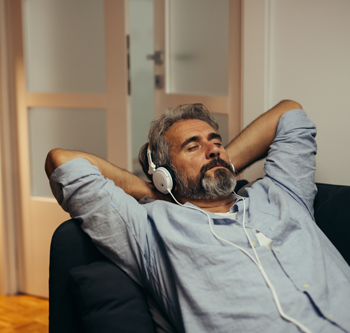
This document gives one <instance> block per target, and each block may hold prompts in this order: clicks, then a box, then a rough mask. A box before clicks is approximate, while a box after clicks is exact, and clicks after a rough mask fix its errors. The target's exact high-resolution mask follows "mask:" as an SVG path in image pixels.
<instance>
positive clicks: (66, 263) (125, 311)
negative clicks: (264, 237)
mask: <svg viewBox="0 0 350 333" xmlns="http://www.w3.org/2000/svg"><path fill="white" fill-rule="evenodd" d="M246 184H247V181H244V180H242V181H239V182H238V185H237V188H236V191H238V189H239V188H241V187H242V186H244V185H246ZM317 187H318V194H317V196H316V199H315V204H314V208H315V219H316V223H317V224H318V226H319V227H320V228H321V230H322V231H323V232H324V233H325V234H326V236H327V237H328V238H329V239H330V240H331V242H332V243H333V244H334V245H335V246H336V247H337V249H338V250H339V252H340V253H341V254H342V256H343V257H344V259H345V260H346V261H347V263H348V264H349V265H350V247H349V246H348V235H349V234H350V205H349V204H348V202H349V201H350V186H338V185H329V184H317ZM49 305H50V307H49V332H50V333H62V332H65V333H71V332H72V333H73V332H74V333H80V332H89V333H90V332H98V333H109V332H113V333H115V332H118V333H122V332H145V333H146V332H156V331H157V329H158V332H161V328H160V327H161V323H159V318H158V317H157V318H158V319H157V318H153V317H152V314H151V312H150V311H149V304H148V303H147V297H146V294H145V292H144V290H143V289H142V288H141V287H140V286H139V285H137V284H136V283H135V282H134V281H133V280H131V279H130V278H129V277H128V276H127V275H126V274H125V273H124V272H123V271H122V270H121V269H120V268H119V267H117V266H115V265H114V264H113V263H112V262H110V261H109V260H108V259H106V258H105V257H104V256H103V255H102V254H101V253H100V252H99V251H98V250H97V249H96V248H95V246H94V245H93V243H92V242H91V240H90V238H89V237H88V236H87V235H86V234H85V233H84V232H83V231H82V230H81V229H80V226H79V222H78V221H75V220H69V221H66V222H64V223H62V224H61V225H60V226H59V227H58V228H57V230H56V231H55V233H54V235H53V237H52V242H51V251H50V280H49ZM162 315H164V314H162ZM153 319H155V320H153Z"/></svg>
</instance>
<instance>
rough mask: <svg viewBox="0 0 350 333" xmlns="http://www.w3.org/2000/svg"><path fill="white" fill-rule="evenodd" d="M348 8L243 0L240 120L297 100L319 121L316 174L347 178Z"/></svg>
mask: <svg viewBox="0 0 350 333" xmlns="http://www.w3.org/2000/svg"><path fill="white" fill-rule="evenodd" d="M349 15H350V2H349V1H348V0H332V1H331V0H324V1H320V0H307V1H305V0H293V1H290V0H263V1H261V0H245V1H244V9H243V22H244V34H243V38H244V39H243V44H244V46H245V47H244V51H243V63H244V67H243V68H244V71H243V86H244V94H243V118H244V120H243V125H244V126H246V125H247V124H248V123H249V122H250V121H252V120H253V119H254V118H255V117H256V116H257V115H259V114H260V113H262V112H263V110H266V109H267V108H269V107H271V106H273V105H274V104H276V103H277V102H278V101H280V100H282V99H286V98H288V99H294V100H296V101H298V102H299V103H301V104H302V105H303V107H304V109H305V110H306V112H307V113H308V115H309V117H310V118H311V119H312V120H313V121H314V122H315V123H316V125H317V129H318V135H317V142H318V148H319V149H318V154H317V157H316V158H317V160H316V161H317V171H316V181H317V182H324V183H333V184H346V185H350V175H349V173H348V167H347V165H348V163H349V162H350V161H349V160H350V157H349V155H350V154H349V153H348V149H347V146H348V142H350V131H349V130H348V126H349V124H350V112H349V111H350V110H349V106H348V95H349V91H350V65H349V59H350V40H349V33H350V20H349V19H348V18H349ZM251 100H253V102H252V101H251ZM260 169H261V168H260ZM260 175H262V172H261V171H260V170H258V168H252V169H251V170H248V171H247V172H246V176H248V177H249V178H250V179H252V178H254V177H256V176H260ZM251 177H252V178H251Z"/></svg>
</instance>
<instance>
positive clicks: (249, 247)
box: [46, 100, 350, 333]
mask: <svg viewBox="0 0 350 333" xmlns="http://www.w3.org/2000/svg"><path fill="white" fill-rule="evenodd" d="M315 136H316V129H315V125H314V124H313V122H311V121H310V120H309V119H308V118H307V116H306V114H305V112H304V111H303V110H302V109H301V106H300V105H299V104H298V103H296V102H294V101H290V100H285V101H282V102H280V103H279V104H277V105H276V106H275V107H274V108H272V109H271V110H269V111H268V112H266V113H264V114H263V115H262V116H260V117H259V118H258V119H257V120H255V121H254V122H253V123H252V124H251V125H249V126H248V127H247V128H246V129H245V130H244V131H243V132H242V133H241V134H240V135H239V136H238V137H237V138H236V139H234V140H233V141H232V142H231V143H230V144H229V145H228V147H227V149H226V150H225V149H224V148H223V146H222V143H221V138H220V136H219V135H218V133H217V124H216V123H215V121H214V120H213V118H212V117H211V115H210V114H209V112H208V111H207V110H206V109H205V108H204V107H203V106H202V105H198V104H194V105H189V106H183V107H179V108H177V109H175V110H172V111H171V112H168V113H166V114H165V115H163V116H162V117H161V118H160V119H158V120H157V121H155V122H154V123H153V124H152V126H151V129H150V131H149V143H148V144H145V145H144V146H143V147H142V148H141V150H140V162H141V164H142V166H143V170H144V171H145V172H146V173H147V172H148V171H149V173H150V174H151V175H149V178H150V179H151V180H152V179H153V180H154V182H158V185H157V186H158V187H159V189H160V190H161V191H162V192H164V194H162V193H160V192H159V191H157V190H156V189H155V187H154V186H153V185H152V184H150V183H147V182H144V181H143V180H141V179H139V178H137V177H136V176H133V175H131V174H129V173H128V172H126V171H124V170H121V169H119V168H117V167H116V166H113V165H111V164H109V163H108V162H106V161H104V160H102V159H100V158H98V157H96V156H93V155H89V154H86V153H82V152H75V151H66V150H62V149H54V150H52V151H51V152H50V153H49V154H48V157H47V161H46V172H47V175H48V177H49V178H50V183H51V187H52V190H53V193H54V195H55V197H56V198H57V200H58V202H59V204H60V205H61V206H62V208H63V209H64V210H66V211H68V212H69V213H70V215H71V217H72V218H78V219H80V220H81V221H82V228H83V230H84V231H85V232H86V233H87V234H89V235H90V237H91V238H92V239H93V241H94V243H95V244H96V246H97V247H98V248H99V250H100V251H101V252H102V253H104V254H105V255H106V256H107V257H108V258H109V259H111V260H112V261H113V262H115V263H116V264H117V265H119V266H120V267H121V268H122V269H123V270H124V271H125V272H127V274H128V275H129V276H130V277H132V279H134V280H135V281H136V282H138V283H139V284H140V285H142V286H143V287H144V288H146V289H147V290H148V291H149V292H150V293H151V294H152V295H153V296H154V298H155V299H156V300H157V302H158V303H159V305H160V306H161V307H162V308H163V309H164V311H165V312H166V313H167V315H168V316H169V318H170V321H171V322H172V324H173V325H174V327H175V328H176V330H177V331H178V332H225V333H227V332H255V331H259V332H300V331H304V332H344V331H345V332H350V316H349V300H350V268H349V266H348V265H347V264H346V262H345V261H344V260H343V258H342V257H341V255H340V254H339V253H338V252H337V250H336V249H335V248H334V246H333V245H332V244H331V243H330V242H329V240H328V239H327V238H326V237H325V236H324V235H323V233H322V232H321V231H320V230H319V229H318V227H317V225H316V224H315V222H314V217H313V201H314V198H315V195H316V191H317V190H316V186H315V184H314V172H315V154H316V142H315ZM148 147H149V148H148ZM265 156H267V159H266V163H265V168H264V170H265V173H266V176H265V177H264V178H263V179H261V180H258V181H256V182H255V183H254V184H253V185H252V186H251V187H249V188H247V189H246V197H245V198H242V197H240V196H238V195H236V194H235V193H232V192H233V190H234V187H235V184H236V178H235V174H236V173H238V172H240V171H242V170H243V169H244V168H246V167H247V166H249V165H251V164H252V163H253V162H255V161H257V160H259V159H261V158H263V157H265ZM231 161H232V163H233V165H234V168H235V172H234V170H233V166H231ZM153 163H154V165H152V164H153ZM158 167H164V169H160V170H159V169H158V170H156V168H158ZM167 169H168V170H170V173H173V177H172V180H174V186H173V187H172V188H171V180H170V184H169V178H167V175H166V173H167V172H166V171H165V170H167ZM155 170H156V171H155ZM159 177H160V180H159ZM168 187H169V188H168ZM169 192H171V194H170V195H169ZM143 196H146V197H151V198H156V199H163V200H153V201H152V200H149V201H148V202H146V203H144V204H140V203H139V202H138V201H136V200H135V199H137V200H139V199H141V197H143ZM176 202H178V204H177V203H176Z"/></svg>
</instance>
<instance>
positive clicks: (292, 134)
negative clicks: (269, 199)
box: [264, 109, 317, 216]
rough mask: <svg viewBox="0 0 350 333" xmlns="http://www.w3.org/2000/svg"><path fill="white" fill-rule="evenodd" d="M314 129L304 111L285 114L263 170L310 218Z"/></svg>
mask: <svg viewBox="0 0 350 333" xmlns="http://www.w3.org/2000/svg"><path fill="white" fill-rule="evenodd" d="M315 137H316V126H315V124H314V123H313V122H312V121H311V120H310V119H309V118H308V117H307V115H306V113H305V111H304V110H301V109H296V110H291V111H288V112H286V113H285V114H283V115H282V117H281V118H280V120H279V123H278V126H277V131H276V137H275V139H274V141H273V143H272V144H271V146H270V149H269V152H268V155H267V158H266V162H265V167H264V171H265V173H266V175H267V177H270V178H271V179H272V180H273V181H274V182H276V183H277V184H278V185H279V186H281V187H283V188H284V189H285V190H286V191H287V192H288V193H289V194H290V195H291V196H292V197H294V198H295V199H296V200H297V201H299V202H300V203H301V204H302V205H304V206H305V207H306V209H307V210H308V211H309V212H310V214H311V215H312V216H313V204H314V199H315V196H316V193H317V188H316V185H315V177H314V176H315V170H316V162H315V155H316V152H317V144H316V140H315Z"/></svg>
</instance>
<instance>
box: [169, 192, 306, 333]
mask: <svg viewBox="0 0 350 333" xmlns="http://www.w3.org/2000/svg"><path fill="white" fill-rule="evenodd" d="M169 193H170V195H171V196H172V198H173V199H174V201H175V202H176V203H177V204H178V205H180V206H184V207H186V208H191V209H194V210H197V211H200V212H202V213H204V214H205V215H207V217H208V222H209V228H210V231H211V233H212V234H213V235H214V237H215V238H217V239H218V240H220V241H222V242H225V243H228V244H230V245H232V246H234V247H236V248H238V249H239V250H241V251H242V252H244V253H245V254H246V255H247V256H248V257H249V258H250V259H251V260H252V261H253V262H254V264H255V265H256V266H257V267H258V268H259V271H260V272H261V274H262V276H263V278H264V280H265V282H266V284H267V286H268V287H269V288H270V290H271V293H272V296H273V299H274V301H275V303H276V307H277V310H278V312H279V314H280V316H281V317H282V318H284V319H285V320H287V321H290V322H291V323H293V324H294V325H296V326H298V327H299V328H300V329H301V330H302V331H303V332H305V333H312V332H311V331H310V330H309V329H308V328H307V327H305V326H304V325H303V324H302V323H300V322H298V321H297V320H296V319H294V318H292V317H290V316H288V315H286V314H285V313H284V312H283V309H282V306H281V304H280V301H279V299H278V296H277V293H276V290H275V288H274V286H273V284H272V282H271V281H270V279H269V277H268V276H267V274H266V272H265V270H264V268H263V266H262V265H261V263H260V260H259V257H258V254H257V253H256V251H255V248H254V246H253V244H252V241H251V239H250V237H249V235H248V232H247V230H246V227H245V199H244V198H243V197H241V196H240V195H238V194H236V193H235V194H236V196H237V197H239V198H241V199H242V200H243V223H242V225H243V230H244V233H245V235H246V237H247V239H248V241H249V244H250V246H251V248H252V249H253V252H254V255H255V258H256V259H254V258H253V256H252V255H251V254H250V253H248V252H247V251H246V250H245V249H243V248H241V247H240V246H238V245H236V244H234V243H231V242H230V241H228V240H226V239H224V238H222V237H220V236H218V235H217V234H216V233H215V232H214V230H213V227H212V225H211V219H210V216H209V214H208V213H207V212H206V211H205V210H203V209H201V208H198V207H192V206H185V205H183V204H181V203H180V202H178V201H177V200H176V198H175V197H174V195H173V194H172V193H171V191H169Z"/></svg>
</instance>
